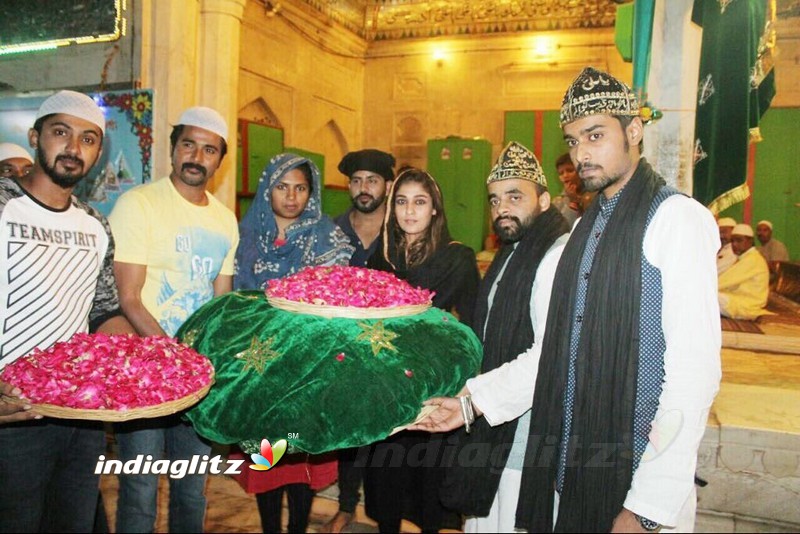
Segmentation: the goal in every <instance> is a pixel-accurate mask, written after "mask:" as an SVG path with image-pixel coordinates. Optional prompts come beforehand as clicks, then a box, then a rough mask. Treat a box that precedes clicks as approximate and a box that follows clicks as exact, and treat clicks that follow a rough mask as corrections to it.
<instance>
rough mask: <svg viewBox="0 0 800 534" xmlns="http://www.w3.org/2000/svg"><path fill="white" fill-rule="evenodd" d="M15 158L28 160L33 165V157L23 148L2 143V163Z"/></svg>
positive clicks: (0, 153) (0, 144)
mask: <svg viewBox="0 0 800 534" xmlns="http://www.w3.org/2000/svg"><path fill="white" fill-rule="evenodd" d="M14 158H20V159H26V160H28V161H30V162H31V163H33V157H32V156H31V155H30V153H29V152H28V151H27V150H25V149H24V148H22V147H21V146H19V145H15V144H14V143H0V161H5V160H7V159H14Z"/></svg>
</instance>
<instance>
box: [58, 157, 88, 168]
mask: <svg viewBox="0 0 800 534" xmlns="http://www.w3.org/2000/svg"><path fill="white" fill-rule="evenodd" d="M59 161H68V162H71V163H75V164H78V165H80V166H81V167H82V166H83V160H82V159H81V158H78V157H75V156H58V157H56V163H58V162H59Z"/></svg>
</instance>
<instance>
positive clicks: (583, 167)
mask: <svg viewBox="0 0 800 534" xmlns="http://www.w3.org/2000/svg"><path fill="white" fill-rule="evenodd" d="M602 168H603V167H602V166H600V165H594V164H592V163H578V168H577V169H576V170H577V171H578V174H580V173H581V171H584V170H588V169H602Z"/></svg>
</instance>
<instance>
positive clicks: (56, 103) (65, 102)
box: [36, 91, 106, 135]
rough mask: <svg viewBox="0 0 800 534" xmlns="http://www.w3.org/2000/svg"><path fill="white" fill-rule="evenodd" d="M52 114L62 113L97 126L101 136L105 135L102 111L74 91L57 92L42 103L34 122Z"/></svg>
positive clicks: (104, 120)
mask: <svg viewBox="0 0 800 534" xmlns="http://www.w3.org/2000/svg"><path fill="white" fill-rule="evenodd" d="M53 113H64V114H66V115H72V116H73V117H78V118H79V119H83V120H85V121H89V122H91V123H93V124H96V125H97V126H99V127H100V130H102V132H103V135H105V133H106V118H105V117H104V116H103V110H102V109H100V107H99V106H98V105H97V104H96V103H95V101H94V100H92V98H91V97H90V96H89V95H85V94H83V93H78V92H76V91H59V92H57V93H56V94H54V95H53V96H51V97H48V98H47V100H45V101H44V102H42V105H41V106H40V107H39V111H38V112H37V113H36V120H39V119H41V118H42V117H44V116H46V115H51V114H53Z"/></svg>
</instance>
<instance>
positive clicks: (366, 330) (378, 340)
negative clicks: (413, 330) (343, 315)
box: [356, 321, 399, 356]
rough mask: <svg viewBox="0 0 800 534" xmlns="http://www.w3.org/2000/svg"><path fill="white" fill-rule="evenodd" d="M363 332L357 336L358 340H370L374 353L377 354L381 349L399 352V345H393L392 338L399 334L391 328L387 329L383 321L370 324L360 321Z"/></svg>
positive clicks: (359, 324)
mask: <svg viewBox="0 0 800 534" xmlns="http://www.w3.org/2000/svg"><path fill="white" fill-rule="evenodd" d="M358 326H360V327H361V330H362V332H361V333H360V334H358V336H357V337H356V341H369V342H370V344H371V345H372V355H373V356H377V355H378V353H379V352H380V351H381V349H386V350H393V351H394V352H397V347H395V346H394V345H392V340H393V339H394V338H396V337H397V336H398V335H399V334H396V333H394V332H392V331H390V330H386V328H385V327H384V326H383V321H378V322H377V323H375V324H373V325H370V324H367V323H358Z"/></svg>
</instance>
